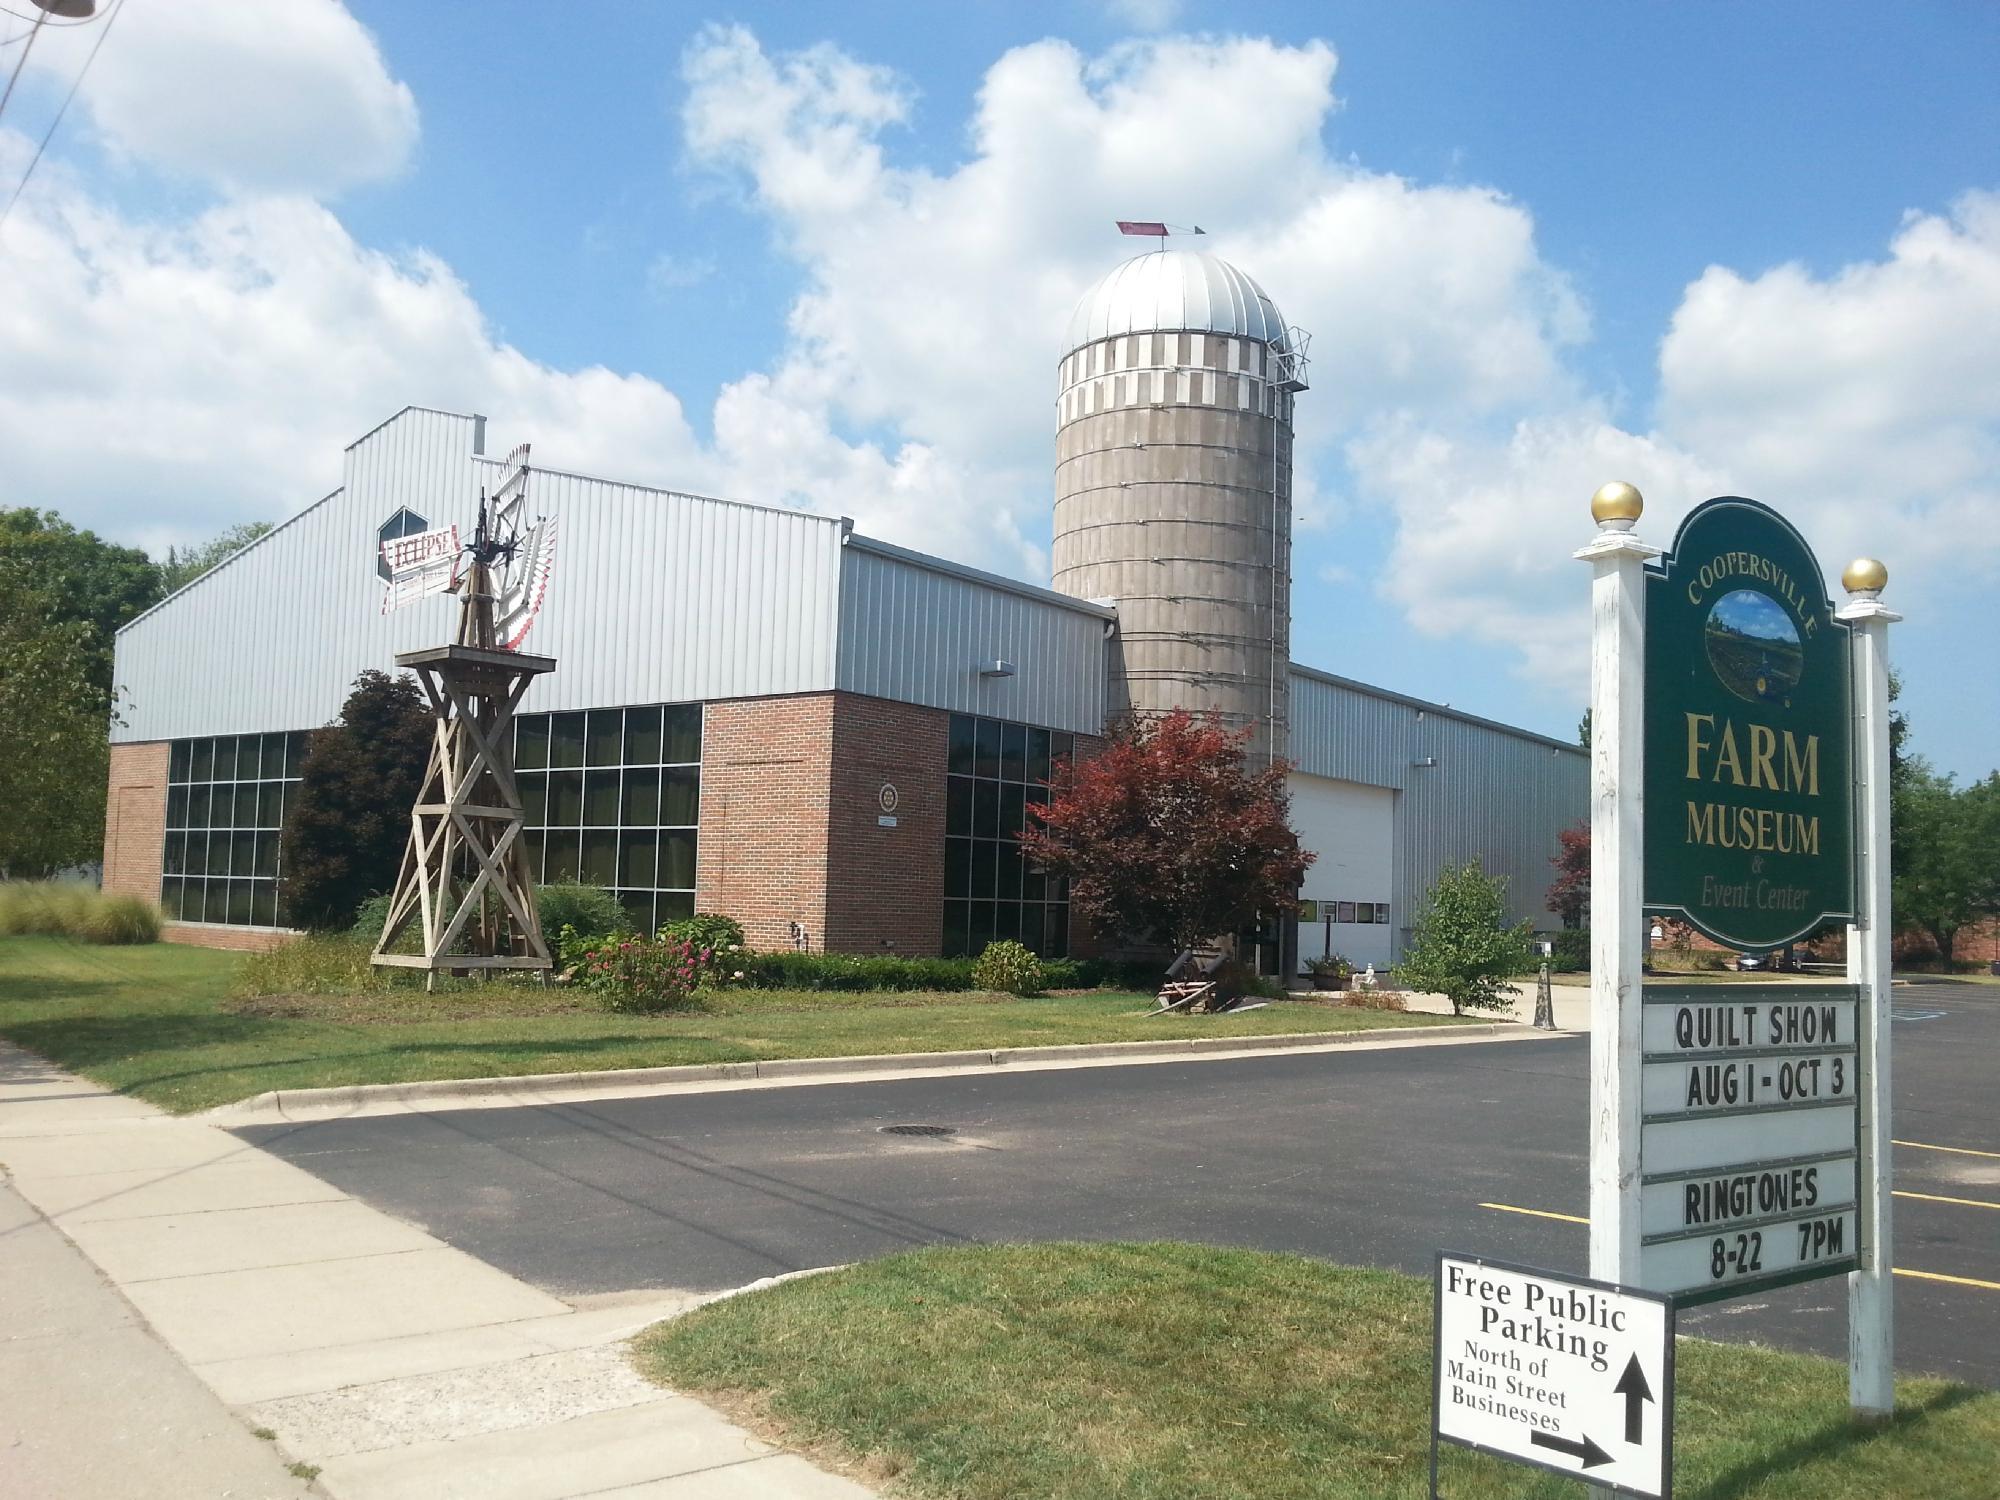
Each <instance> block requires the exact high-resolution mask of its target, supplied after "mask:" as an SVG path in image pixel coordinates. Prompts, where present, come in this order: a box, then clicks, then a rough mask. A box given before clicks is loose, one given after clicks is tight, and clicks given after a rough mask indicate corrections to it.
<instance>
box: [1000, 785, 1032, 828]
mask: <svg viewBox="0 0 2000 1500" xmlns="http://www.w3.org/2000/svg"><path fill="white" fill-rule="evenodd" d="M1026 790H1027V788H1025V787H1021V786H1017V785H1015V784H1014V783H1013V782H1002V783H1001V784H1000V837H1001V838H1003V839H1017V838H1019V837H1020V836H1021V808H1022V806H1023V802H1024V798H1023V794H1024V793H1025V792H1026Z"/></svg>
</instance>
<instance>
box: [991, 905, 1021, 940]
mask: <svg viewBox="0 0 2000 1500" xmlns="http://www.w3.org/2000/svg"><path fill="white" fill-rule="evenodd" d="M1020 940H1021V903H1020V902H1018V901H996V902H994V903H993V941H994V942H996V943H1000V942H1008V941H1012V942H1017V943H1018V942H1019V941H1020Z"/></svg>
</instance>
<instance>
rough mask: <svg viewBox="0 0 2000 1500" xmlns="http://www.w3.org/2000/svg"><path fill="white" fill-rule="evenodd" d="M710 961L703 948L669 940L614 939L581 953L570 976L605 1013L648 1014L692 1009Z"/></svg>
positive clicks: (663, 938)
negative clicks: (597, 998)
mask: <svg viewBox="0 0 2000 1500" xmlns="http://www.w3.org/2000/svg"><path fill="white" fill-rule="evenodd" d="M566 956H567V955H566ZM711 959H712V955H711V953H710V952H709V950H708V949H706V948H697V947H696V946H695V945H694V944H692V943H684V942H677V941H675V940H674V939H672V938H666V937H659V938H651V939H648V938H642V937H614V938H605V939H603V940H602V941H600V942H598V943H595V944H593V945H591V946H588V947H585V948H583V949H581V950H580V951H579V952H578V954H577V959H576V963H575V966H574V967H573V968H572V969H571V970H570V972H571V973H572V974H573V975H574V976H575V978H574V982H575V983H577V984H581V985H583V986H585V987H586V988H589V989H593V990H596V991H598V992H599V993H600V994H601V995H602V996H603V997H604V1003H605V1005H606V1006H608V1007H609V1008H610V1009H612V1010H617V1011H627V1012H635V1013H638V1014H642V1015H653V1014H657V1013H659V1012H661V1011H669V1010H688V1009H691V1008H693V1006H694V1003H695V1001H694V991H695V987H696V986H697V985H698V984H700V983H701V978H702V972H703V970H704V969H705V968H706V967H707V966H708V964H709V963H710V961H711Z"/></svg>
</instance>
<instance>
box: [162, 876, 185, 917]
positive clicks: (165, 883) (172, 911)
mask: <svg viewBox="0 0 2000 1500" xmlns="http://www.w3.org/2000/svg"><path fill="white" fill-rule="evenodd" d="M160 915H161V916H163V917H165V918H166V919H167V920H168V921H169V922H178V921H179V920H180V919H181V881H180V878H179V877H178V876H169V877H168V878H167V879H165V880H162V881H161V882H160Z"/></svg>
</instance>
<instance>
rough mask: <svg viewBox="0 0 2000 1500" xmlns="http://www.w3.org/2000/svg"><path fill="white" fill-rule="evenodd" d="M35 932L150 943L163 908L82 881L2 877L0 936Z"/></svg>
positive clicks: (84, 940) (77, 938) (82, 940)
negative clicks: (5, 879)
mask: <svg viewBox="0 0 2000 1500" xmlns="http://www.w3.org/2000/svg"><path fill="white" fill-rule="evenodd" d="M35 934H40V935H43V936H47V937H65V938H69V939H71V940H73V941H75V942H79V943H150V942H154V941H156V940H157V939H158V938H159V936H160V909H159V908H158V907H157V906H154V905H153V904H152V903H151V902H150V901H142V900H141V899H139V898H138V897H137V896H126V895H112V896H107V895H106V894H105V893H104V892H102V891H100V890H99V889H97V887H96V886H93V885H85V884H83V883H82V882H81V881H73V880H9V881H0V936H19V937H27V936H30V935H35Z"/></svg>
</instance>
